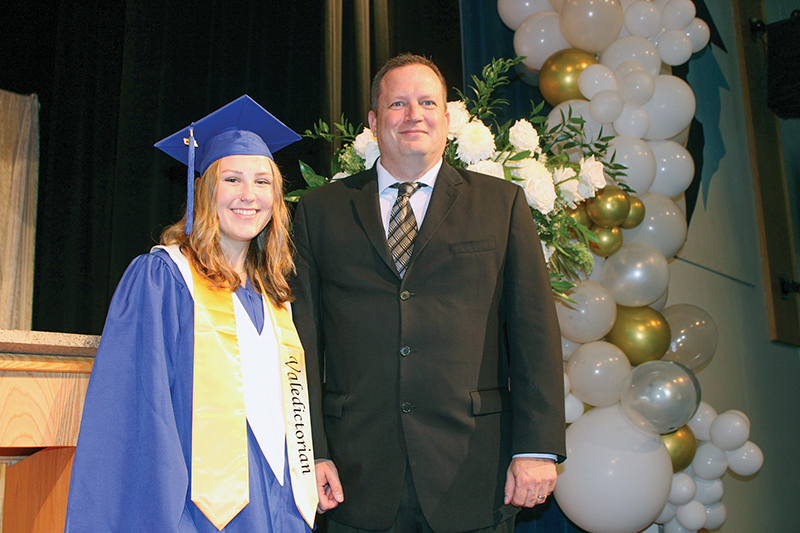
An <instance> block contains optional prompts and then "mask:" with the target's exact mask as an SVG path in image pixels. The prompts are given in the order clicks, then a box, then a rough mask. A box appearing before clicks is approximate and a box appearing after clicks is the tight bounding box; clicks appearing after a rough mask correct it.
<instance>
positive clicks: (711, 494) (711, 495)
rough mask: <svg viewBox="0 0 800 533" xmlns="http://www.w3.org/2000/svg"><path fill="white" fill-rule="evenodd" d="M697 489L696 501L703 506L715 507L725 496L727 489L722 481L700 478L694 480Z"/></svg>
mask: <svg viewBox="0 0 800 533" xmlns="http://www.w3.org/2000/svg"><path fill="white" fill-rule="evenodd" d="M694 484H695V487H697V492H696V493H695V495H694V499H695V500H697V501H699V502H700V503H702V504H703V505H713V504H715V503H717V502H718V501H720V500H721V499H722V495H723V494H725V487H724V485H723V484H722V480H721V479H719V478H718V479H702V478H699V477H696V478H694Z"/></svg>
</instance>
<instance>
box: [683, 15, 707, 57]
mask: <svg viewBox="0 0 800 533" xmlns="http://www.w3.org/2000/svg"><path fill="white" fill-rule="evenodd" d="M683 31H685V32H686V35H688V36H689V39H691V41H692V53H693V54H694V53H697V52H699V51H700V50H702V49H703V48H705V47H706V45H707V44H708V41H709V39H710V38H711V30H710V29H709V27H708V24H706V23H705V21H703V20H702V19H699V18H697V17H695V18H694V20H692V22H691V23H690V24H689V25H688V26H686V27H685V28H684V29H683Z"/></svg>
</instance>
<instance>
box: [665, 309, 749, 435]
mask: <svg viewBox="0 0 800 533" xmlns="http://www.w3.org/2000/svg"><path fill="white" fill-rule="evenodd" d="M661 314H662V315H664V318H665V319H667V324H669V330H670V343H669V350H667V353H666V354H665V355H664V357H663V359H664V360H667V361H677V362H678V363H681V364H683V365H686V366H687V367H689V369H691V370H692V371H693V372H695V373H696V372H697V371H699V370H700V369H702V368H704V367H705V366H706V365H707V364H708V362H709V361H710V360H711V358H712V357H713V356H714V352H715V351H716V349H717V338H718V332H717V325H716V324H715V323H714V319H712V318H711V315H709V314H708V313H706V312H705V311H703V310H702V309H700V308H699V307H697V306H696V305H692V304H677V305H671V306H669V307H667V308H666V309H665V310H664V311H663V312H662V313H661ZM745 440H747V439H745ZM742 444H744V440H743V441H742ZM737 448H738V446H737Z"/></svg>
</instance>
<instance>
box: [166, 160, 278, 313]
mask: <svg viewBox="0 0 800 533" xmlns="http://www.w3.org/2000/svg"><path fill="white" fill-rule="evenodd" d="M267 160H268V161H269V165H270V168H271V169H272V178H273V179H272V193H273V196H274V201H273V206H272V218H271V219H270V221H269V222H268V223H267V225H266V227H264V229H263V230H262V231H261V233H259V234H258V235H257V236H256V237H255V238H254V239H253V240H251V241H250V247H249V249H248V251H247V258H246V259H245V270H246V272H247V275H248V276H249V277H250V279H253V280H255V279H257V278H260V279H261V281H262V283H263V284H264V292H266V295H267V296H268V297H269V299H270V300H271V301H272V302H273V303H274V304H276V305H281V304H283V303H285V302H291V301H293V298H292V292H291V289H290V288H289V282H288V280H287V278H288V276H289V275H290V274H292V273H294V262H293V260H292V243H291V237H290V236H289V210H288V208H287V207H286V203H285V202H284V200H283V176H281V173H280V170H279V169H278V166H277V165H276V164H275V162H274V161H273V160H272V159H270V158H269V157H267ZM219 165H220V164H219V161H215V162H213V163H211V165H210V166H209V167H208V169H206V171H205V172H204V173H203V175H202V176H201V177H200V179H199V180H197V181H196V183H195V188H194V224H193V225H192V232H191V234H189V235H186V214H185V213H184V215H183V218H182V219H181V220H179V221H178V222H176V223H175V224H173V225H171V226H169V227H168V228H166V229H165V230H164V231H163V233H161V244H163V245H170V244H177V245H178V246H179V247H180V250H181V252H183V254H184V255H185V256H187V257H188V258H189V260H190V261H192V263H193V264H194V265H195V268H196V269H197V271H198V272H199V273H200V275H202V276H203V277H204V278H206V279H207V280H209V281H210V282H211V283H212V284H213V286H214V287H215V288H228V287H230V290H231V292H233V291H235V290H236V289H238V288H239V285H240V280H239V275H238V274H237V273H236V271H235V270H234V269H232V268H231V267H230V266H229V265H228V263H227V261H226V260H225V255H224V253H223V251H222V247H221V246H220V239H219V236H220V232H219V217H218V216H217V209H216V205H217V189H218V187H219ZM254 285H255V289H256V290H257V291H259V292H261V291H260V288H259V287H258V284H257V283H256V284H254Z"/></svg>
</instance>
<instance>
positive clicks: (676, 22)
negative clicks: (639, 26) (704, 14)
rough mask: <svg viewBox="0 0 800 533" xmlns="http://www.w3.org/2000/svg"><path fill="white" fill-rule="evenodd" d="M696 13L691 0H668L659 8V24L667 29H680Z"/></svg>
mask: <svg viewBox="0 0 800 533" xmlns="http://www.w3.org/2000/svg"><path fill="white" fill-rule="evenodd" d="M696 14H697V9H696V8H695V6H694V2H692V0H669V2H667V3H666V4H665V5H664V7H663V8H662V9H661V25H662V26H664V29H665V30H667V31H669V30H680V29H683V28H685V27H686V26H688V25H689V24H690V23H691V22H692V19H693V18H694V16H695V15H696Z"/></svg>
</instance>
